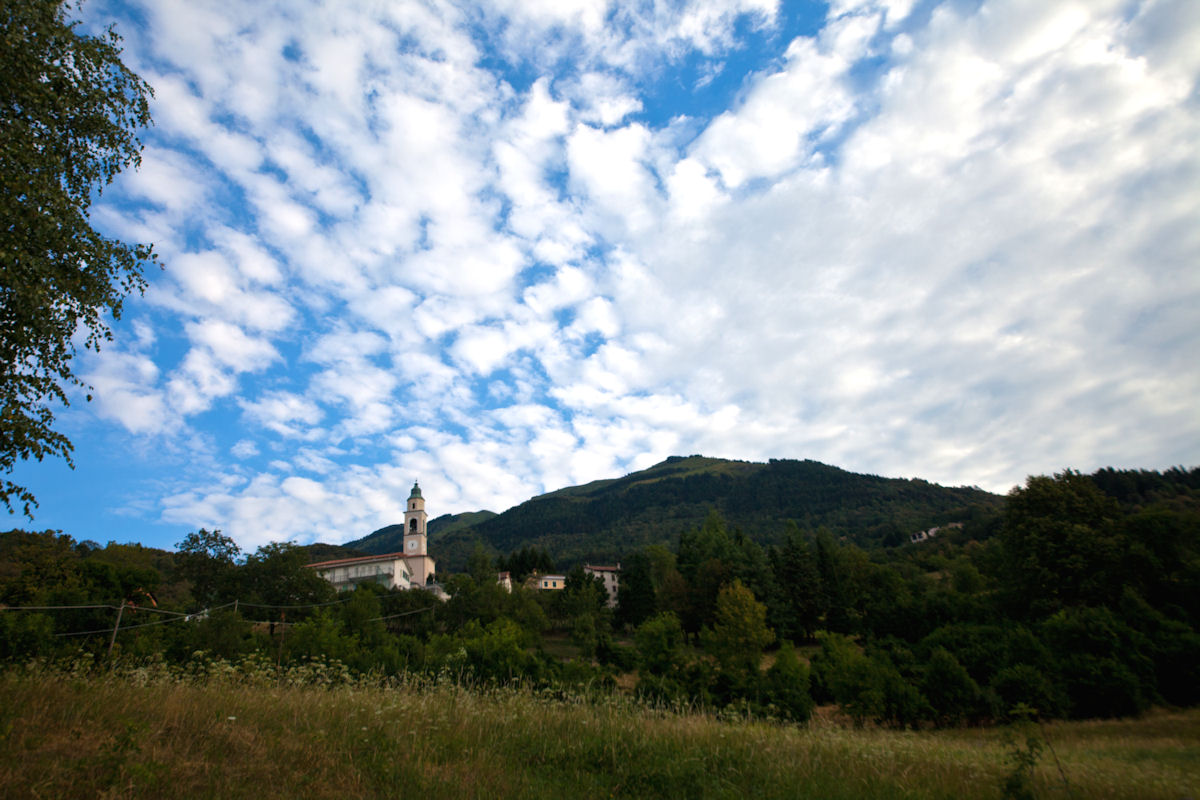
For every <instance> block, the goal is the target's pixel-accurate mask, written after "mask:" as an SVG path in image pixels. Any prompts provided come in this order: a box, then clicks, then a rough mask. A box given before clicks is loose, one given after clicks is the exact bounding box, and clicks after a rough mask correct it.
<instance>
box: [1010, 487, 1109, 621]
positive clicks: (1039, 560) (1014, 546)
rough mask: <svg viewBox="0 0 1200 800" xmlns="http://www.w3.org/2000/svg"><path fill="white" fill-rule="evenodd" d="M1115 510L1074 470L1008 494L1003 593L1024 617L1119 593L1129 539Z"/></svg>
mask: <svg viewBox="0 0 1200 800" xmlns="http://www.w3.org/2000/svg"><path fill="white" fill-rule="evenodd" d="M1119 516H1120V510H1119V508H1118V507H1117V504H1116V502H1114V501H1113V500H1112V499H1111V498H1109V497H1106V496H1105V495H1104V493H1103V492H1101V491H1100V490H1099V489H1098V488H1097V487H1096V484H1095V483H1093V482H1092V481H1091V479H1089V478H1088V477H1086V476H1084V475H1080V474H1079V473H1078V472H1072V471H1067V472H1063V473H1060V474H1058V475H1055V476H1054V477H1053V478H1049V477H1046V476H1037V477H1031V478H1029V480H1028V481H1026V484H1025V487H1024V488H1019V487H1018V488H1015V489H1013V490H1012V492H1010V493H1009V497H1008V503H1007V506H1006V511H1005V523H1004V530H1003V533H1002V534H1001V542H1002V545H1003V553H1004V563H1003V569H1004V578H1005V590H1006V595H1007V596H1008V598H1009V602H1010V603H1011V605H1012V607H1013V608H1014V609H1015V610H1016V611H1017V612H1018V613H1021V614H1025V615H1027V616H1030V617H1040V616H1044V615H1046V614H1050V613H1053V612H1055V611H1057V610H1059V609H1061V608H1063V607H1065V606H1070V605H1078V604H1084V605H1088V604H1092V605H1098V604H1102V603H1104V602H1106V601H1107V600H1109V599H1110V598H1114V597H1118V596H1120V591H1121V586H1122V584H1123V578H1124V573H1123V570H1124V567H1123V560H1124V558H1125V556H1126V554H1127V550H1128V548H1127V546H1126V545H1127V543H1126V540H1125V539H1124V537H1123V536H1122V535H1121V530H1120V527H1119V525H1118V524H1117V521H1118V518H1119Z"/></svg>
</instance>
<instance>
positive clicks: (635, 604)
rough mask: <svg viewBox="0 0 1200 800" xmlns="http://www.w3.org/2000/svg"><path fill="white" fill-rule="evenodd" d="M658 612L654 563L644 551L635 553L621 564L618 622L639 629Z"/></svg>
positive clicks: (618, 591) (618, 589) (618, 590)
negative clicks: (638, 627)
mask: <svg viewBox="0 0 1200 800" xmlns="http://www.w3.org/2000/svg"><path fill="white" fill-rule="evenodd" d="M656 610H657V600H656V587H655V583H654V562H653V561H651V559H650V555H649V554H648V553H646V552H645V551H642V550H637V551H634V552H633V553H631V554H629V555H628V556H626V557H625V559H624V560H623V561H622V562H621V580H620V584H619V586H618V587H617V617H616V618H617V622H618V623H619V624H620V625H631V626H633V627H637V626H638V625H640V624H642V622H644V621H645V620H647V619H649V618H650V617H651V616H653V615H654V612H655V611H656Z"/></svg>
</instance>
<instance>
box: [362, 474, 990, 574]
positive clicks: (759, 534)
mask: <svg viewBox="0 0 1200 800" xmlns="http://www.w3.org/2000/svg"><path fill="white" fill-rule="evenodd" d="M1002 501H1003V498H1001V497H999V496H998V495H994V494H991V493H989V492H985V491H983V490H981V489H977V488H965V487H963V488H947V487H944V486H938V485H936V484H931V483H928V482H926V481H923V480H919V479H913V480H906V479H899V478H881V477H878V476H875V475H860V474H857V473H853V472H847V471H846V470H843V469H839V468H837V467H831V466H828V465H825V464H820V463H818V462H816V461H792V460H775V459H772V460H771V461H769V462H767V463H765V464H764V463H756V462H749V461H729V460H725V459H719V458H706V457H704V456H698V455H693V456H688V457H680V456H673V457H671V458H668V459H667V460H666V461H664V462H662V463H661V464H657V465H655V466H653V467H650V468H649V469H645V470H642V471H640V472H634V473H631V474H629V475H626V476H625V477H623V478H616V479H612V480H601V481H594V482H592V483H588V484H585V485H583V486H573V487H569V488H566V489H560V490H558V491H555V492H550V493H548V494H544V495H541V496H539V497H535V498H533V499H531V500H528V501H526V502H524V503H522V504H520V505H518V506H515V507H514V508H511V509H509V510H507V511H505V512H504V513H502V514H498V515H490V516H486V517H483V518H482V519H480V518H476V519H472V520H467V519H464V518H465V517H468V516H470V515H458V517H456V518H454V520H453V523H452V524H449V525H445V526H440V527H435V524H434V523H436V522H437V520H434V521H433V522H431V523H430V537H429V543H430V549H431V551H433V552H434V553H435V554H436V556H437V558H438V561H439V565H440V566H441V568H442V569H443V570H446V569H451V570H461V569H463V568H464V566H465V564H466V559H467V556H468V555H469V554H470V552H471V549H472V548H473V547H474V544H475V543H476V542H482V543H483V544H484V546H485V547H487V548H488V549H490V550H492V551H493V552H496V553H511V552H513V551H515V550H517V549H520V548H522V547H526V546H533V547H539V548H544V549H545V550H546V551H548V552H549V553H550V555H551V556H552V557H553V558H554V559H555V560H556V561H557V562H559V565H560V566H563V565H564V564H565V565H569V564H572V563H578V562H581V561H588V560H592V561H607V560H614V559H617V558H619V557H620V556H621V555H622V554H624V553H627V552H630V551H632V550H634V549H636V548H639V547H643V546H645V545H650V544H661V545H666V546H672V545H673V543H675V542H677V541H678V539H679V535H680V534H681V533H682V532H683V531H685V530H689V529H693V528H697V527H699V526H700V525H701V524H702V523H703V522H704V520H705V518H706V517H707V515H708V513H709V512H710V511H712V510H716V511H718V512H719V513H720V514H721V515H722V516H723V517H724V518H725V519H726V520H727V521H728V522H729V525H730V526H731V527H732V528H734V529H736V530H740V531H741V532H742V533H744V534H745V535H746V536H747V537H749V538H751V539H753V540H754V541H756V542H758V543H760V544H763V545H767V544H778V543H779V542H781V541H782V540H783V537H784V535H785V531H786V527H787V523H788V522H789V521H794V522H795V523H796V524H797V525H798V526H800V528H802V529H804V530H816V529H817V528H825V529H827V530H829V531H830V532H831V533H833V534H834V535H835V536H837V537H839V538H844V539H846V540H847V541H851V542H854V543H855V544H858V545H860V546H864V547H870V546H877V545H897V544H901V543H903V542H905V541H907V539H908V536H909V535H910V534H912V533H914V532H916V531H918V530H922V529H924V528H928V527H930V526H933V525H939V524H942V523H946V522H952V521H960V520H963V519H969V518H972V517H974V516H976V515H979V514H981V513H990V512H994V511H995V510H997V509H998V508H999V507H1000V505H1001V503H1002ZM480 513H481V514H486V513H487V512H480ZM393 527H395V526H389V527H388V528H383V529H381V530H379V531H376V532H375V533H373V534H371V535H370V536H368V537H365V538H363V539H359V540H357V541H354V542H349V543H348V544H347V546H348V547H353V548H355V549H357V550H363V551H365V552H369V553H384V552H389V551H392V550H395V549H398V547H399V545H398V542H399V538H397V537H400V536H402V535H403V534H402V532H400V531H399V530H397V531H395V532H394V533H393V531H392V528H393Z"/></svg>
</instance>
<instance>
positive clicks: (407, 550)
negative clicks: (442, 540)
mask: <svg viewBox="0 0 1200 800" xmlns="http://www.w3.org/2000/svg"><path fill="white" fill-rule="evenodd" d="M425 521H426V515H425V498H424V497H422V496H421V487H420V486H418V485H417V482H416V481H413V488H412V492H411V493H410V494H409V495H408V502H407V503H405V505H404V554H405V555H406V556H423V555H425V554H426V541H425Z"/></svg>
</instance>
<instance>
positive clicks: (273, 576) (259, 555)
mask: <svg viewBox="0 0 1200 800" xmlns="http://www.w3.org/2000/svg"><path fill="white" fill-rule="evenodd" d="M307 565H308V559H307V558H306V557H305V555H304V550H303V548H301V547H297V546H296V545H294V544H291V543H290V542H273V543H271V544H265V545H263V546H262V547H260V548H258V550H256V551H254V553H253V554H251V555H250V556H248V557H247V558H246V563H245V564H243V565H242V568H241V569H240V570H238V572H237V589H238V595H237V596H239V597H240V598H241V599H243V600H252V601H254V602H258V603H265V604H268V605H272V606H299V605H305V604H311V603H323V602H327V601H329V600H332V599H333V596H334V594H335V592H334V589H333V587H332V586H331V585H330V584H329V582H328V581H326V580H325V579H324V578H322V577H321V576H320V575H318V574H317V573H316V572H315V571H314V570H311V569H306V567H307Z"/></svg>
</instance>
